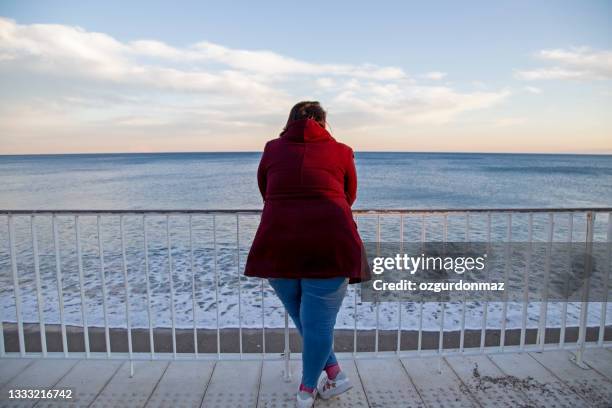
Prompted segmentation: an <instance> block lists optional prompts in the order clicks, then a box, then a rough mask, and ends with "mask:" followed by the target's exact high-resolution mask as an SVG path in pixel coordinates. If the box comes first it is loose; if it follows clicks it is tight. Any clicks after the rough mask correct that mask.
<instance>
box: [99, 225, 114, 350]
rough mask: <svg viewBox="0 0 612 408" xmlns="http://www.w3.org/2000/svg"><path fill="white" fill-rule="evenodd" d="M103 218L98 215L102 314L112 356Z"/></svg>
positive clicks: (106, 339)
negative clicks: (107, 306) (107, 304)
mask: <svg viewBox="0 0 612 408" xmlns="http://www.w3.org/2000/svg"><path fill="white" fill-rule="evenodd" d="M100 223H101V219H100V216H99V215H98V216H97V217H96V227H97V230H98V254H99V255H100V284H101V285H102V314H103V315H104V316H103V318H104V342H105V344H106V357H110V356H111V345H110V330H109V328H108V311H107V308H106V296H107V294H106V273H105V272H104V245H103V244H102V242H103V240H102V227H101V225H100Z"/></svg>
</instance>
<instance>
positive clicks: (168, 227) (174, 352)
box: [166, 215, 176, 358]
mask: <svg viewBox="0 0 612 408" xmlns="http://www.w3.org/2000/svg"><path fill="white" fill-rule="evenodd" d="M166 243H167V245H168V278H169V281H170V319H171V320H172V356H173V358H176V320H175V311H174V276H173V275H174V272H173V269H172V241H171V239H170V216H169V215H166Z"/></svg>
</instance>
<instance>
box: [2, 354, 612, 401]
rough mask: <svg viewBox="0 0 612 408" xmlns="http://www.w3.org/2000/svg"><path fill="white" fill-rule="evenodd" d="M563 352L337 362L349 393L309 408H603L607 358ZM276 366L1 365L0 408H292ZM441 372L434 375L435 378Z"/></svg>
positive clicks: (296, 366)
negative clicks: (21, 396) (16, 394)
mask: <svg viewBox="0 0 612 408" xmlns="http://www.w3.org/2000/svg"><path fill="white" fill-rule="evenodd" d="M571 357H572V354H571V353H569V352H566V351H547V352H544V353H524V354H506V355H490V356H485V355H482V356H476V357H467V356H465V357H462V356H458V357H448V358H444V359H441V360H440V359H438V358H402V359H397V358H385V359H383V358H378V359H376V358H359V359H357V360H352V359H347V360H341V366H342V368H343V370H344V371H345V372H346V373H347V374H348V375H349V377H350V378H351V379H352V381H353V383H354V385H355V386H354V387H353V389H352V390H350V391H349V392H347V393H345V394H344V395H342V396H340V397H338V398H336V399H332V400H330V401H322V400H317V403H316V405H315V406H316V407H385V408H387V407H496V408H499V407H570V408H576V407H610V406H612V350H610V349H607V350H606V349H592V350H588V351H587V352H586V356H585V361H586V362H587V364H588V365H589V366H590V367H591V368H590V369H582V368H579V367H578V366H576V365H575V364H574V363H572V362H571V361H570V358H571ZM283 366H284V365H283V362H282V361H272V360H266V361H264V362H262V361H257V360H243V361H229V360H226V361H202V360H200V361H178V360H175V361H137V362H135V363H134V369H135V374H134V376H133V377H132V378H130V365H129V362H126V361H119V360H78V359H75V360H59V359H53V360H51V359H46V360H43V359H36V360H33V359H2V360H0V406H2V407H13V406H14V407H17V406H18V407H32V406H36V407H57V406H62V407H64V406H73V407H109V408H111V407H145V406H146V407H169V408H170V407H171V408H180V407H199V406H201V407H207V408H208V407H210V408H214V407H223V408H226V407H276V408H280V407H292V406H293V399H294V395H295V390H296V388H297V385H298V380H299V376H300V366H301V363H300V361H298V360H296V361H292V362H291V369H292V374H293V380H292V382H284V381H283V380H282V378H281V372H282V370H283ZM439 370H441V371H439ZM57 388H60V389H67V388H69V389H72V390H73V392H74V394H73V398H72V399H71V400H69V401H59V400H38V401H36V400H19V401H18V400H10V399H9V398H8V396H9V393H8V391H9V390H10V389H57Z"/></svg>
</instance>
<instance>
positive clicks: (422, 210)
mask: <svg viewBox="0 0 612 408" xmlns="http://www.w3.org/2000/svg"><path fill="white" fill-rule="evenodd" d="M352 211H353V214H355V215H368V214H373V215H374V214H388V215H394V214H431V213H439V214H448V213H456V214H461V213H577V212H581V213H583V212H590V211H592V212H612V207H570V208H558V207H557V208H545V207H538V208H527V207H519V208H512V207H494V208H358V209H353V210H352ZM261 212H262V209H259V208H246V209H240V208H228V209H165V210H163V209H134V210H129V209H106V210H103V209H89V210H83V209H78V210H69V209H58V210H52V209H38V210H2V209H0V215H49V214H57V215H62V214H66V215H68V214H69V215H88V214H92V215H98V214H100V215H103V214H164V215H172V214H232V215H235V214H244V215H249V214H250V215H258V214H261Z"/></svg>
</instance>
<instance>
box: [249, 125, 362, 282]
mask: <svg viewBox="0 0 612 408" xmlns="http://www.w3.org/2000/svg"><path fill="white" fill-rule="evenodd" d="M257 181H258V184H259V190H260V192H261V195H262V197H263V199H264V209H263V213H262V216H261V221H260V224H259V228H258V229H257V233H256V235H255V239H254V241H253V245H252V246H251V251H250V253H249V256H248V258H247V262H246V267H245V275H246V276H258V277H261V278H332V277H338V276H346V277H348V278H349V283H356V282H361V281H364V280H368V279H370V272H369V268H368V267H367V261H366V259H365V251H364V250H363V244H362V242H361V239H360V238H359V233H358V232H357V224H355V221H354V220H353V215H352V212H351V205H352V204H353V202H354V201H355V198H356V193H357V175H356V171H355V163H354V161H353V151H352V150H351V148H350V147H348V146H346V145H344V144H342V143H338V142H336V140H335V139H334V138H333V137H332V136H331V135H330V134H329V132H327V130H325V129H324V128H323V127H321V126H320V125H319V124H318V123H317V122H316V121H314V120H312V119H304V120H299V121H295V122H293V123H292V124H291V125H290V126H289V127H288V128H287V130H286V131H285V132H284V133H283V135H282V136H281V137H279V138H277V139H274V140H271V141H269V142H268V143H267V144H266V147H265V149H264V153H263V156H262V158H261V162H260V163H259V169H258V171H257Z"/></svg>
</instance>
